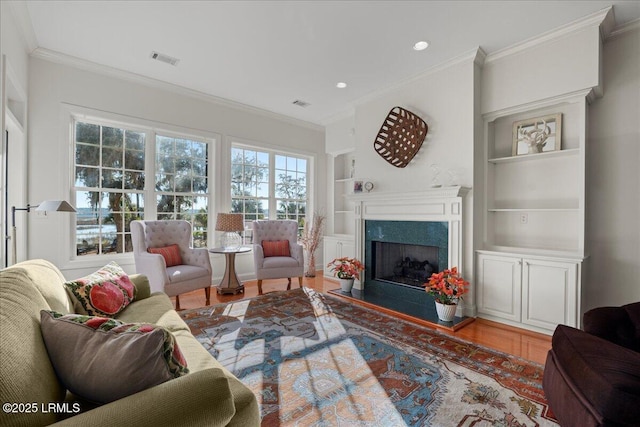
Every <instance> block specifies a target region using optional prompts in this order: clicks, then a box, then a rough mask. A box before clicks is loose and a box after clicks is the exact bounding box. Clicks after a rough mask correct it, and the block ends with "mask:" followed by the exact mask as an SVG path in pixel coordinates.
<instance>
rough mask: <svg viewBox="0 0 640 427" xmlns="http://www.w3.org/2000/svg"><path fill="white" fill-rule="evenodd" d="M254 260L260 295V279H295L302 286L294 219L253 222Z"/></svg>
mask: <svg viewBox="0 0 640 427" xmlns="http://www.w3.org/2000/svg"><path fill="white" fill-rule="evenodd" d="M253 259H254V264H255V269H256V279H258V293H260V294H262V280H263V279H281V278H285V277H286V278H287V279H288V282H287V289H291V278H292V277H297V278H298V285H300V287H302V275H303V273H304V252H303V250H302V245H300V244H298V223H297V222H296V221H293V220H273V221H253Z"/></svg>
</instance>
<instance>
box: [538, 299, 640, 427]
mask: <svg viewBox="0 0 640 427" xmlns="http://www.w3.org/2000/svg"><path fill="white" fill-rule="evenodd" d="M583 325H584V326H583V327H584V330H580V329H575V328H571V327H569V326H564V325H559V326H558V327H557V328H556V330H555V331H554V333H553V337H552V340H551V350H550V351H549V354H548V355H547V361H546V364H545V368H544V377H543V380H542V386H543V389H544V392H545V395H546V398H547V401H548V402H549V406H550V407H551V410H552V411H553V413H554V414H555V415H556V417H557V419H558V421H559V422H560V425H561V426H563V427H573V426H575V427H592V426H593V427H595V426H616V427H622V426H625V427H631V426H635V427H638V426H640V302H638V303H633V304H628V305H624V306H622V307H600V308H595V309H593V310H590V311H588V312H586V313H585V314H584V318H583Z"/></svg>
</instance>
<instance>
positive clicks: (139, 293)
mask: <svg viewBox="0 0 640 427" xmlns="http://www.w3.org/2000/svg"><path fill="white" fill-rule="evenodd" d="M129 279H131V282H132V283H133V286H135V287H136V299H135V301H140V300H141V299H145V298H149V297H150V296H151V285H149V278H148V277H147V276H145V275H144V274H132V275H131V276H129Z"/></svg>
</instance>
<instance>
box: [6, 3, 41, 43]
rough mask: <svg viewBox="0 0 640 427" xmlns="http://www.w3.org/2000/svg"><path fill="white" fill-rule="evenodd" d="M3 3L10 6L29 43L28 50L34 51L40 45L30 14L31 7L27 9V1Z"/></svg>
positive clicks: (24, 38)
mask: <svg viewBox="0 0 640 427" xmlns="http://www.w3.org/2000/svg"><path fill="white" fill-rule="evenodd" d="M3 3H5V4H6V5H8V6H9V9H10V10H11V14H12V15H13V17H14V18H15V20H16V22H17V26H18V28H19V29H20V35H21V36H22V38H23V40H24V42H25V43H26V44H27V49H28V51H29V52H33V51H34V50H35V49H37V47H38V39H37V38H36V33H35V31H34V30H33V24H32V23H31V15H29V9H27V2H25V1H7V2H3Z"/></svg>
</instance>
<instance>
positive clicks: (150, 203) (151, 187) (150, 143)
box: [144, 130, 158, 220]
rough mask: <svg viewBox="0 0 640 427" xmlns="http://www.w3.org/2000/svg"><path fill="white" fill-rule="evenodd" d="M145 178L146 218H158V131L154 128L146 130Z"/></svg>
mask: <svg viewBox="0 0 640 427" xmlns="http://www.w3.org/2000/svg"><path fill="white" fill-rule="evenodd" d="M145 138H147V140H146V143H145V149H144V150H145V151H144V158H145V165H144V169H145V179H144V200H145V202H144V219H146V220H154V219H157V218H158V209H157V202H156V133H155V131H153V130H150V131H147V132H145Z"/></svg>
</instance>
